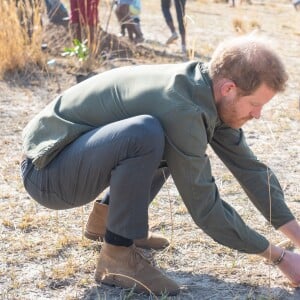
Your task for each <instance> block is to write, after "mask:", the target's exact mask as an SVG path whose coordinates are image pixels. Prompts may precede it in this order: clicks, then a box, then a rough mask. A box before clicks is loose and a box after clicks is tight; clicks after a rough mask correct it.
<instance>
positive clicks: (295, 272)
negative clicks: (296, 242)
mask: <svg viewBox="0 0 300 300" xmlns="http://www.w3.org/2000/svg"><path fill="white" fill-rule="evenodd" d="M278 268H279V269H280V271H281V272H282V273H283V274H284V275H285V276H286V277H287V278H288V279H289V280H290V282H291V285H292V286H293V287H299V286H300V255H299V254H297V253H294V252H291V251H287V250H286V253H285V256H284V258H283V259H282V261H281V262H280V263H279V264H278Z"/></svg>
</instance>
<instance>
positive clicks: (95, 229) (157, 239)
mask: <svg viewBox="0 0 300 300" xmlns="http://www.w3.org/2000/svg"><path fill="white" fill-rule="evenodd" d="M107 215H108V205H106V204H103V203H100V202H97V201H95V202H94V207H93V210H92V211H91V213H90V215H89V218H88V221H87V224H86V226H85V231H84V235H85V237H86V238H88V239H90V240H94V241H97V240H100V241H103V238H104V235H105V231H106V220H107ZM134 244H135V245H136V246H137V247H140V248H144V249H155V250H159V249H164V248H166V247H168V246H169V244H170V243H169V241H168V240H167V239H166V238H165V237H163V236H162V235H159V234H156V233H152V232H148V237H147V238H144V239H138V240H134Z"/></svg>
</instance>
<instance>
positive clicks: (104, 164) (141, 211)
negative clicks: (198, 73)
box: [21, 115, 169, 239]
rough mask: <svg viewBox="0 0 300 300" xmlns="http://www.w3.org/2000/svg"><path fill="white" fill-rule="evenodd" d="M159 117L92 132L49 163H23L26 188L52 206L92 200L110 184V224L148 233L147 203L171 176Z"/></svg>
mask: <svg viewBox="0 0 300 300" xmlns="http://www.w3.org/2000/svg"><path fill="white" fill-rule="evenodd" d="M164 140H165V137H164V131H163V129H162V127H161V125H160V123H159V121H158V120H157V119H155V118H153V117H151V116H148V115H142V116H137V117H132V118H129V119H125V120H121V121H118V122H114V123H111V124H108V125H106V126H103V127H100V128H97V129H94V130H92V131H89V132H87V133H85V134H83V135H81V136H80V137H79V138H77V139H76V140H75V141H74V142H72V143H71V144H69V145H68V146H67V147H65V149H63V150H62V151H61V152H60V153H59V154H58V155H57V156H56V157H55V158H54V159H53V160H52V161H51V162H50V163H49V164H48V165H47V166H46V167H45V168H43V169H41V170H37V169H35V168H34V166H33V164H32V163H31V160H29V159H27V160H25V161H23V162H22V166H21V169H22V176H23V181H24V186H25V188H26V190H27V192H28V193H29V194H30V195H31V197H32V198H34V199H35V200H36V201H37V202H39V203H40V204H42V205H43V206H46V207H48V208H51V209H67V208H73V207H78V206H82V205H84V204H86V203H89V202H91V201H93V200H94V199H95V198H96V197H97V196H98V195H99V194H100V193H101V192H102V191H103V190H104V189H106V188H107V187H109V188H110V200H109V201H110V202H109V215H108V223H107V228H108V229H109V230H110V231H112V232H114V233H116V234H119V235H121V236H123V237H126V238H129V239H138V238H143V237H146V236H147V233H148V205H149V203H150V202H151V201H152V199H153V198H154V197H155V195H156V194H157V193H158V191H159V190H160V189H161V187H162V185H163V184H164V182H165V179H166V178H167V177H168V176H169V171H168V169H167V168H166V167H164V168H159V166H160V163H161V160H162V156H163V151H164Z"/></svg>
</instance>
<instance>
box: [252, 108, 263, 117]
mask: <svg viewBox="0 0 300 300" xmlns="http://www.w3.org/2000/svg"><path fill="white" fill-rule="evenodd" d="M261 110H262V108H261V107H258V108H255V109H253V110H252V111H251V117H253V118H255V119H259V118H260V116H261Z"/></svg>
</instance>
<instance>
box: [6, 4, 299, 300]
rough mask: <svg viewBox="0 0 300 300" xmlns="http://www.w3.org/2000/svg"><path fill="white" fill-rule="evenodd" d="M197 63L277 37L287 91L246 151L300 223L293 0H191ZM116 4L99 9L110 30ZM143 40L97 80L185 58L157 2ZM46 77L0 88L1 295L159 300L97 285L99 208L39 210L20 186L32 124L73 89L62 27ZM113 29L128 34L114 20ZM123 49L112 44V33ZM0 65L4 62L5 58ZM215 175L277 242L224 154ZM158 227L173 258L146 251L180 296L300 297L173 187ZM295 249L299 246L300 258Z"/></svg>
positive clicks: (12, 80) (251, 132) (148, 13)
mask: <svg viewBox="0 0 300 300" xmlns="http://www.w3.org/2000/svg"><path fill="white" fill-rule="evenodd" d="M186 12H187V15H188V19H187V32H188V43H189V47H190V49H192V50H195V53H194V51H191V53H190V59H203V60H207V59H208V58H209V56H210V54H211V52H212V51H213V49H214V47H215V46H216V45H217V44H218V42H219V41H221V40H223V39H224V38H227V37H231V36H234V35H237V34H240V33H243V32H248V31H250V30H252V29H256V30H258V31H260V32H261V33H263V34H265V35H266V36H268V37H270V38H272V39H273V40H274V41H275V42H276V43H275V45H274V47H276V49H277V51H278V52H279V53H280V54H281V56H282V57H283V59H284V62H285V63H286V65H287V69H288V72H289V75H290V80H289V85H288V88H287V90H286V92H284V93H283V94H282V95H278V96H276V97H275V99H274V100H273V101H272V102H271V103H270V104H268V106H267V107H266V108H265V110H264V113H263V117H262V118H261V119H260V120H258V121H253V122H251V123H249V124H247V125H246V126H245V133H246V136H247V140H248V143H249V145H250V146H251V147H252V149H253V150H254V151H255V153H256V155H257V156H258V157H259V159H261V160H262V161H264V162H266V163H267V164H268V165H269V167H271V168H272V169H273V170H274V171H275V173H276V174H277V176H278V178H279V180H280V182H281V185H282V187H283V190H284V192H285V195H286V201H287V203H288V205H289V207H290V208H291V209H292V211H293V212H294V213H295V215H296V216H297V217H298V218H300V206H299V201H300V191H299V182H300V140H299V129H300V112H299V104H300V103H299V96H300V93H299V87H300V73H299V70H300V56H299V53H300V30H299V21H300V12H299V13H298V12H297V11H295V10H294V8H293V6H292V4H291V3H290V2H288V1H279V2H276V3H274V2H271V1H263V2H254V3H253V4H252V5H248V4H246V3H243V4H239V3H238V5H237V7H236V8H230V7H229V6H228V5H227V4H225V3H210V2H202V1H201V2H200V1H193V0H188V2H187V6H186ZM108 15H109V3H108V1H102V3H101V24H102V27H103V28H104V29H106V27H107V26H106V25H107V20H108ZM141 20H142V29H143V32H144V35H145V39H146V40H145V42H144V43H143V44H142V45H139V46H138V47H135V46H133V45H129V44H128V43H127V42H126V41H122V42H121V44H120V46H119V48H118V49H121V51H122V53H124V51H125V52H126V55H121V56H122V58H121V59H120V58H119V56H120V55H119V54H120V53H119V54H118V51H117V50H116V47H115V48H114V49H113V51H111V50H110V48H109V47H108V48H107V49H106V50H105V51H107V52H108V55H106V56H107V57H109V58H110V59H108V60H104V61H103V63H102V64H101V66H99V67H97V69H96V70H95V71H96V72H100V71H103V70H105V69H109V68H113V67H117V66H119V65H124V64H140V63H161V62H180V61H183V60H184V58H183V57H182V55H181V53H180V43H179V42H178V43H175V44H173V45H171V46H169V47H165V46H164V43H165V41H166V39H167V38H168V36H169V31H168V29H167V27H166V25H165V23H164V20H163V17H162V14H161V11H160V6H159V3H158V1H143V13H142V15H141ZM45 30H46V31H45V42H47V43H48V50H47V54H46V55H48V60H51V59H53V58H55V59H56V61H57V64H56V67H55V68H52V69H49V70H48V72H42V71H39V70H32V73H30V74H28V73H27V74H21V75H16V74H15V75H13V76H10V77H7V78H6V79H5V80H3V81H1V82H0V115H1V118H0V128H1V130H0V135H1V138H0V159H1V164H0V239H1V243H0V299H22V300H23V299H153V298H155V297H154V296H146V295H132V294H131V293H130V291H124V290H121V289H118V288H110V287H107V286H101V285H97V284H96V283H95V282H94V279H93V272H94V269H95V259H96V257H97V253H98V251H99V248H100V247H101V244H99V243H95V242H91V241H88V240H86V239H85V238H83V236H82V231H83V228H84V224H85V222H86V220H87V217H88V214H89V211H90V209H91V205H87V206H86V207H83V208H78V209H72V210H68V211H59V212H56V211H50V210H48V209H45V208H43V207H41V206H39V205H37V204H36V203H35V202H34V201H33V200H31V199H30V198H29V196H28V195H27V194H26V192H25V191H24V188H23V187H22V183H21V179H20V175H19V165H20V161H21V132H22V129H23V128H24V126H25V124H26V123H27V122H28V120H30V118H31V117H32V116H34V115H35V114H36V113H37V112H38V111H39V110H41V109H42V108H43V107H44V106H45V105H46V104H47V103H48V102H49V101H51V100H52V99H53V98H54V97H55V96H56V95H57V94H58V93H59V92H60V91H61V90H64V89H66V88H68V87H69V86H71V85H73V84H75V83H76V77H75V75H78V74H79V70H78V68H76V66H74V64H73V63H70V60H69V59H67V58H62V57H61V56H60V53H61V52H62V49H63V48H64V46H65V45H66V44H67V43H69V42H70V39H69V36H68V34H67V33H66V32H63V31H62V29H61V28H56V27H53V26H47V27H46V29H45ZM108 32H109V33H112V34H117V33H118V32H119V26H118V24H117V22H116V18H115V16H114V15H112V17H111V19H110V22H109V26H108ZM110 39H111V40H113V41H116V38H115V37H110ZM0 59H1V58H0ZM208 154H209V155H210V156H211V158H212V167H213V171H214V175H215V178H216V181H217V184H218V186H219V189H220V193H221V194H222V196H223V198H224V200H226V201H228V202H229V203H231V204H232V205H233V206H234V207H235V208H236V209H237V210H238V211H239V213H240V214H241V215H242V217H243V218H244V220H245V221H246V222H247V224H249V225H250V226H251V227H253V228H255V229H256V230H257V231H258V232H260V233H262V234H264V235H265V236H267V237H268V238H269V239H270V240H271V241H272V242H274V243H279V242H281V241H282V240H283V236H282V235H281V234H279V233H278V232H274V230H273V229H272V228H271V227H270V226H269V225H268V222H267V221H265V220H264V219H263V217H262V216H260V215H259V214H258V213H257V211H256V209H255V208H254V207H253V206H252V204H251V203H250V202H249V200H248V199H247V197H246V195H245V194H244V192H243V191H242V190H241V188H240V187H239V185H238V184H237V182H236V181H235V179H234V178H233V177H232V175H231V174H230V173H229V172H228V170H227V169H226V168H225V166H224V165H223V164H222V163H221V162H220V161H219V160H218V159H217V158H216V157H215V155H214V153H212V152H211V151H209V153H208ZM150 226H151V230H153V231H157V232H161V233H163V234H165V235H166V236H168V237H169V238H170V239H171V247H170V248H168V249H166V250H165V251H160V252H154V251H145V255H146V256H147V257H149V258H150V259H151V260H152V261H153V262H155V264H156V265H157V266H159V267H160V268H161V269H162V270H164V271H165V272H166V273H167V274H168V276H170V277H172V278H173V279H175V280H177V281H178V282H179V283H180V284H181V286H182V291H181V293H180V295H179V296H177V297H173V299H282V300H286V299H300V291H299V290H297V289H293V288H291V287H290V286H289V285H288V283H287V281H286V279H285V278H284V277H283V276H282V275H281V274H280V272H279V271H278V270H277V269H275V268H273V267H272V266H269V265H267V264H265V262H264V261H262V260H260V259H258V258H257V257H254V256H249V255H244V254H240V253H238V252H236V251H233V250H231V249H228V248H225V247H222V246H220V245H218V244H216V243H215V242H213V241H212V240H211V239H210V238H209V237H207V236H206V235H205V234H204V233H203V232H202V231H201V230H200V229H198V228H197V227H196V225H194V224H193V222H192V220H191V218H190V216H189V215H188V214H187V211H186V209H185V207H184V205H183V203H182V201H181V199H180V197H179V195H178V192H177V190H176V188H175V187H174V184H173V182H172V180H171V179H170V180H169V181H168V182H167V184H166V186H165V187H164V188H163V190H162V191H161V192H160V194H159V195H158V196H157V198H156V199H155V201H154V203H153V205H152V206H151V207H150ZM295 251H297V250H295Z"/></svg>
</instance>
